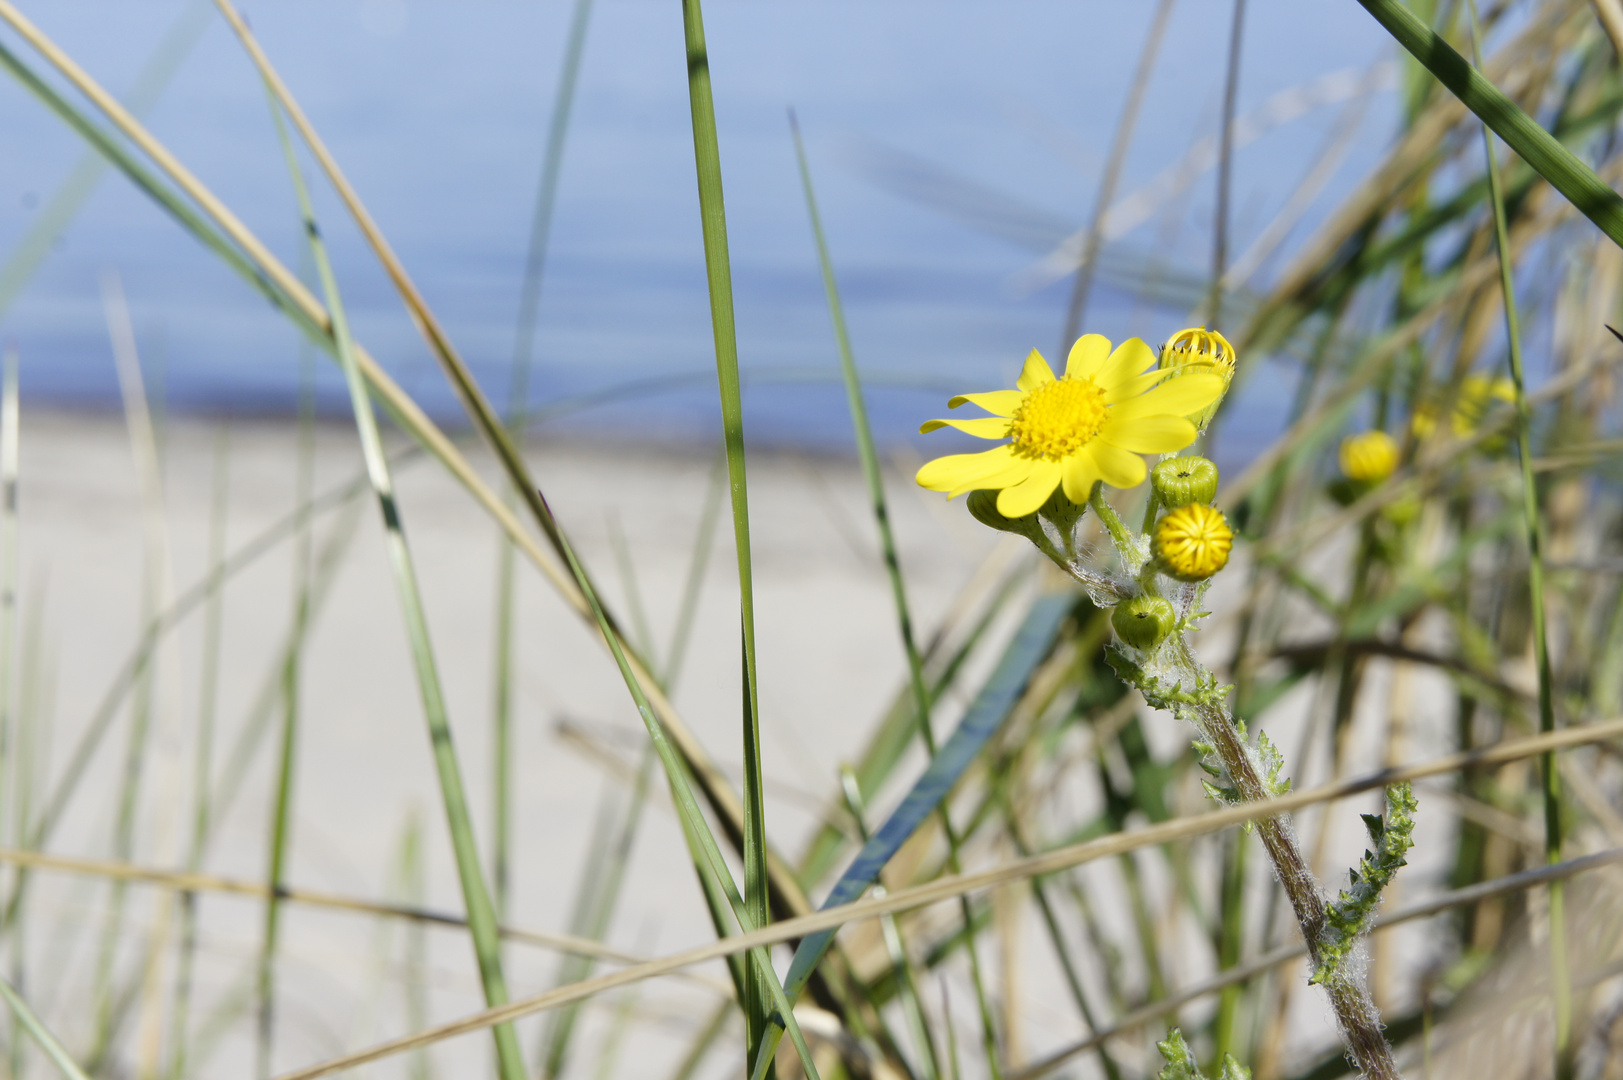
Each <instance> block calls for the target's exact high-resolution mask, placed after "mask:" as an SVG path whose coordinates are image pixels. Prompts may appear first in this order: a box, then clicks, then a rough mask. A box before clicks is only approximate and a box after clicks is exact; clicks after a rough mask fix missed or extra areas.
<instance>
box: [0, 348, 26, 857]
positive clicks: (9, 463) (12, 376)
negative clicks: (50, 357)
mask: <svg viewBox="0 0 1623 1080" xmlns="http://www.w3.org/2000/svg"><path fill="white" fill-rule="evenodd" d="M17 363H18V360H17V347H16V345H8V346H6V350H5V357H4V360H3V361H0V791H4V790H5V786H6V785H7V784H8V783H9V784H10V785H12V787H13V789H15V788H16V787H17V786H18V783H19V781H20V780H21V778H22V775H23V773H24V771H25V770H26V769H27V768H28V764H27V763H26V762H20V761H14V760H13V757H14V755H13V753H12V749H11V748H12V747H13V746H14V745H15V743H16V737H15V731H14V729H15V728H16V726H17V717H16V709H15V707H14V702H15V701H16V692H15V691H14V689H13V674H14V671H15V664H14V658H15V657H16V653H17V465H18V462H17V451H18V448H19V445H20V443H19V433H18V421H19V419H20V413H19V410H18V406H17ZM6 810H12V812H13V815H14V816H13V821H14V824H13V825H12V827H11V829H10V830H9V832H10V833H11V834H12V835H15V836H22V835H25V833H26V831H27V826H26V824H25V823H24V822H23V820H22V818H21V817H20V816H17V815H16V811H15V809H14V808H13V807H8V806H5V805H4V803H3V802H0V816H3V814H4V812H5V811H6Z"/></svg>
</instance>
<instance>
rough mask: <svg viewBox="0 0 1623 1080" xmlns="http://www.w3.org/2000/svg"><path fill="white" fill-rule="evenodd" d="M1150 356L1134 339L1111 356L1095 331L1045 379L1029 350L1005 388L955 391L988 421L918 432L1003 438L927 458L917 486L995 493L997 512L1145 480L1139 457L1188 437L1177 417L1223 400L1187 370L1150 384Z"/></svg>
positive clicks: (1028, 510)
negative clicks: (1061, 493) (1097, 486)
mask: <svg viewBox="0 0 1623 1080" xmlns="http://www.w3.org/2000/svg"><path fill="white" fill-rule="evenodd" d="M1154 363H1155V354H1154V353H1153V352H1151V351H1150V347H1149V346H1148V345H1146V344H1144V343H1143V342H1142V341H1140V340H1139V339H1138V338H1129V339H1128V340H1127V341H1124V342H1122V343H1121V345H1120V346H1119V347H1117V348H1116V349H1115V350H1114V351H1112V350H1111V347H1110V342H1109V340H1108V339H1106V338H1104V337H1102V336H1101V335H1099V334H1088V335H1086V336H1084V337H1081V338H1078V339H1077V342H1076V344H1075V345H1073V346H1072V347H1071V355H1070V357H1069V358H1068V359H1067V360H1066V363H1065V374H1064V375H1063V376H1061V377H1059V378H1056V377H1055V376H1054V372H1053V369H1052V368H1050V367H1049V366H1048V361H1046V360H1044V359H1043V358H1042V354H1041V353H1039V352H1037V351H1036V350H1035V349H1033V350H1032V352H1031V355H1030V356H1028V357H1026V365H1025V369H1024V370H1023V371H1021V373H1020V378H1019V380H1018V381H1017V382H1016V383H1015V386H1016V389H1014V390H993V391H991V392H990V393H985V394H961V395H959V396H958V397H955V398H953V399H952V400H951V401H949V402H947V407H948V408H951V409H956V408H957V407H958V406H960V405H962V404H963V403H964V402H966V401H967V402H969V403H971V404H973V405H978V406H980V407H981V408H983V409H985V410H986V411H987V412H989V413H991V414H992V415H991V416H989V417H984V418H981V419H978V420H931V421H930V422H929V423H927V424H925V425H924V426H923V427H921V428H919V431H921V432H931V431H935V430H936V429H938V428H943V427H955V428H957V429H958V430H959V431H963V432H966V433H968V434H970V435H974V436H976V437H978V438H982V439H1003V438H1009V439H1012V440H1013V441H1012V442H1008V443H1005V444H1004V445H1002V446H997V447H993V448H992V449H991V450H986V451H984V452H982V453H979V454H953V455H950V456H948V457H943V458H936V459H935V460H934V461H932V462H930V463H928V464H927V465H925V466H924V468H922V469H920V470H919V474H918V482H919V484H920V485H921V486H923V487H927V488H929V489H930V490H931V491H944V492H946V493H947V496H948V497H949V498H951V497H953V496H956V495H962V494H963V493H964V492H966V491H997V492H998V497H997V512H998V513H1000V514H1002V515H1003V516H1004V517H1009V518H1020V517H1025V516H1027V515H1028V514H1034V513H1036V512H1037V510H1038V508H1039V507H1041V506H1042V504H1043V503H1045V502H1047V501H1048V497H1049V496H1050V495H1052V494H1053V493H1054V489H1055V488H1057V487H1060V486H1061V485H1063V486H1064V488H1065V497H1066V498H1068V499H1070V500H1071V501H1072V502H1074V503H1077V504H1079V505H1080V504H1082V503H1085V502H1087V500H1088V496H1089V494H1091V493H1092V491H1093V485H1094V483H1095V482H1097V481H1101V480H1102V481H1104V482H1105V483H1107V484H1109V485H1110V486H1111V487H1119V488H1129V487H1133V486H1135V485H1137V484H1141V483H1143V481H1144V475H1145V467H1144V459H1143V458H1141V457H1139V455H1140V454H1166V453H1171V452H1172V451H1174V450H1181V449H1183V448H1184V447H1186V446H1188V445H1189V444H1190V443H1192V442H1194V441H1195V436H1196V435H1197V434H1198V432H1197V431H1196V430H1195V425H1194V424H1192V423H1190V422H1189V420H1187V419H1186V417H1188V416H1190V415H1191V414H1195V413H1199V412H1200V411H1201V410H1202V409H1204V408H1206V407H1207V406H1209V405H1211V404H1213V403H1214V402H1216V401H1217V400H1218V398H1220V397H1222V395H1223V387H1224V382H1223V380H1222V378H1221V377H1219V376H1218V375H1215V374H1211V373H1195V374H1191V375H1187V376H1184V377H1182V378H1179V379H1176V380H1173V381H1171V382H1169V383H1168V384H1167V385H1165V386H1157V385H1156V384H1157V383H1159V382H1160V381H1161V380H1162V379H1163V378H1165V377H1166V376H1167V374H1168V372H1167V370H1166V369H1164V368H1163V369H1161V370H1159V371H1149V372H1148V374H1146V373H1145V372H1146V371H1147V370H1148V369H1149V368H1150V367H1151V366H1152V365H1154Z"/></svg>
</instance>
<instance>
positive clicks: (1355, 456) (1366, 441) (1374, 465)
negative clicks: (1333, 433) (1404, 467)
mask: <svg viewBox="0 0 1623 1080" xmlns="http://www.w3.org/2000/svg"><path fill="white" fill-rule="evenodd" d="M1397 467H1398V444H1397V443H1396V442H1394V441H1393V440H1392V436H1390V435H1388V434H1387V433H1386V432H1384V431H1365V432H1361V433H1359V434H1357V435H1349V436H1347V437H1346V438H1345V439H1342V440H1341V472H1342V475H1343V476H1345V477H1346V478H1347V479H1349V480H1352V481H1356V482H1358V483H1363V484H1378V483H1380V482H1381V481H1382V480H1385V479H1386V478H1387V477H1388V476H1391V475H1392V473H1393V471H1394V470H1395V469H1397Z"/></svg>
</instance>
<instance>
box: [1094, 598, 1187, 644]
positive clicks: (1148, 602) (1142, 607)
mask: <svg viewBox="0 0 1623 1080" xmlns="http://www.w3.org/2000/svg"><path fill="white" fill-rule="evenodd" d="M1110 624H1111V625H1112V626H1114V627H1115V628H1116V634H1117V636H1118V637H1120V638H1121V639H1122V640H1123V641H1125V642H1126V643H1127V644H1129V645H1131V646H1132V647H1133V648H1135V649H1153V648H1155V647H1156V646H1157V645H1159V644H1161V642H1163V641H1165V640H1166V636H1167V635H1168V634H1170V633H1172V628H1173V627H1175V626H1177V625H1178V613H1177V612H1176V611H1173V610H1172V605H1171V604H1170V603H1168V602H1167V601H1166V600H1163V599H1161V598H1160V597H1159V596H1135V597H1133V598H1132V599H1131V600H1123V601H1122V602H1121V603H1119V604H1117V605H1116V610H1115V611H1113V612H1111V613H1110Z"/></svg>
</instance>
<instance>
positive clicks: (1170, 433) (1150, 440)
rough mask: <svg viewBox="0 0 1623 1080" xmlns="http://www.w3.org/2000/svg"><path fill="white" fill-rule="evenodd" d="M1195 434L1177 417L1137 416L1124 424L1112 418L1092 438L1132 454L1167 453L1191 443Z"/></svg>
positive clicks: (1185, 421) (1185, 422) (1189, 425)
mask: <svg viewBox="0 0 1623 1080" xmlns="http://www.w3.org/2000/svg"><path fill="white" fill-rule="evenodd" d="M1114 411H1115V410H1112V413H1114ZM1197 434H1199V432H1197V431H1196V430H1195V425H1194V424H1191V423H1190V422H1189V421H1187V420H1185V419H1184V418H1183V417H1181V416H1141V417H1139V418H1138V419H1137V420H1130V421H1126V422H1122V421H1118V420H1116V419H1115V417H1114V416H1112V417H1111V419H1110V420H1108V421H1106V422H1105V426H1104V427H1103V428H1102V429H1100V431H1099V434H1098V435H1097V436H1095V438H1096V439H1097V440H1098V441H1100V442H1107V443H1110V444H1111V445H1112V446H1118V447H1120V448H1121V449H1123V450H1130V451H1132V452H1133V453H1135V454H1170V453H1172V451H1174V450H1182V449H1183V448H1184V447H1186V446H1188V445H1189V444H1190V443H1192V442H1194V441H1195V436H1196V435H1197Z"/></svg>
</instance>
